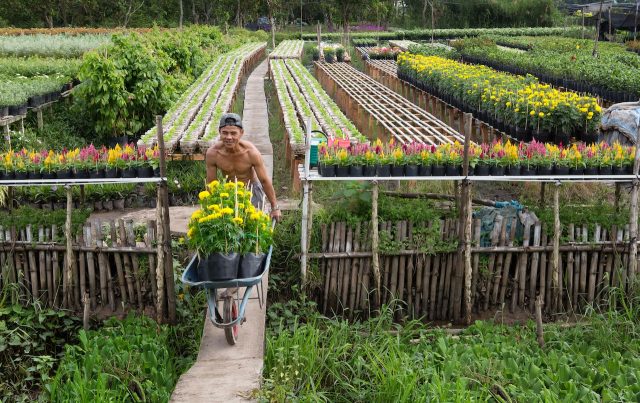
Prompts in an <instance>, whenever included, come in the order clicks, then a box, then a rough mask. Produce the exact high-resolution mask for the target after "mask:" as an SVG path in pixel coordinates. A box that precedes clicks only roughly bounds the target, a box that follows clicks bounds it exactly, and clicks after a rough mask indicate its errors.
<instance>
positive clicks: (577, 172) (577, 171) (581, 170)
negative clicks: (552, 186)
mask: <svg viewBox="0 0 640 403" xmlns="http://www.w3.org/2000/svg"><path fill="white" fill-rule="evenodd" d="M569 175H584V168H573V167H571V168H569Z"/></svg>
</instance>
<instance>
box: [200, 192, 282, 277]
mask: <svg viewBox="0 0 640 403" xmlns="http://www.w3.org/2000/svg"><path fill="white" fill-rule="evenodd" d="M198 198H199V204H200V209H198V210H196V211H195V212H194V213H193V214H192V216H191V220H190V221H189V226H188V228H189V229H188V232H187V238H188V241H187V242H188V245H189V246H190V247H191V248H193V249H195V251H196V252H197V253H198V257H199V259H200V263H199V265H198V269H197V271H198V276H199V278H200V280H202V281H221V280H229V279H235V278H241V276H248V277H253V276H255V275H258V274H259V273H260V271H261V269H262V266H263V262H264V256H265V251H266V250H267V249H268V248H269V246H271V242H272V232H271V231H272V230H271V227H270V225H269V222H270V220H269V216H268V215H266V214H265V213H263V212H262V211H258V210H256V209H255V207H254V206H253V205H252V204H251V190H250V189H248V188H246V187H245V185H244V183H242V182H236V181H234V182H227V181H220V182H219V181H217V180H214V181H212V182H211V183H210V184H209V185H207V190H204V191H202V192H200V194H199V195H198ZM241 257H243V259H242V260H245V263H244V264H241ZM240 267H242V269H241V270H240V273H239V272H238V270H239V268H240Z"/></svg>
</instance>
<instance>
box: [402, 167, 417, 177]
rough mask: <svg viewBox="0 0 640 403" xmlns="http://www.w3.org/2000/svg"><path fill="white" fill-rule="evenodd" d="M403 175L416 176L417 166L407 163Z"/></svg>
mask: <svg viewBox="0 0 640 403" xmlns="http://www.w3.org/2000/svg"><path fill="white" fill-rule="evenodd" d="M404 174H405V176H418V166H417V165H414V164H408V165H406V166H405V168H404Z"/></svg>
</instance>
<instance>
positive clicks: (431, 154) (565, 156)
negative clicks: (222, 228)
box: [318, 140, 635, 177]
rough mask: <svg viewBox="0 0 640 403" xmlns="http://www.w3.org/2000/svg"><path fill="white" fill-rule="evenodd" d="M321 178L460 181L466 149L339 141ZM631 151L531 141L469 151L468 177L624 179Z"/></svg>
mask: <svg viewBox="0 0 640 403" xmlns="http://www.w3.org/2000/svg"><path fill="white" fill-rule="evenodd" d="M319 154H320V159H319V166H318V168H319V173H320V175H322V176H329V177H331V176H354V177H357V176H365V177H372V176H459V175H462V165H463V160H464V146H463V145H462V144H460V143H459V142H455V143H453V144H440V145H438V146H435V145H427V144H422V143H411V144H402V145H401V144H397V143H395V142H394V141H393V140H392V141H390V142H389V143H388V144H383V143H382V142H381V141H380V140H376V142H375V143H374V144H372V145H369V144H355V145H350V146H348V147H341V146H340V145H339V144H338V143H337V142H334V143H329V144H327V143H323V144H321V146H320V148H319ZM634 158H635V147H632V146H622V145H620V144H619V143H617V142H616V143H614V144H613V145H608V144H606V143H599V144H590V145H588V144H585V143H574V144H572V145H571V146H562V145H560V146H558V145H555V144H551V143H540V142H537V141H535V140H534V141H532V142H529V143H525V142H520V143H511V142H510V141H507V142H506V143H502V142H498V141H495V142H493V143H490V144H487V143H485V144H471V145H470V146H469V167H470V171H469V174H470V175H477V176H487V175H495V176H502V175H522V176H528V175H627V174H631V170H632V167H633V162H634Z"/></svg>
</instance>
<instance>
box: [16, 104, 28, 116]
mask: <svg viewBox="0 0 640 403" xmlns="http://www.w3.org/2000/svg"><path fill="white" fill-rule="evenodd" d="M26 114H27V104H22V105H20V107H19V109H18V115H22V116H24V115H26Z"/></svg>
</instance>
